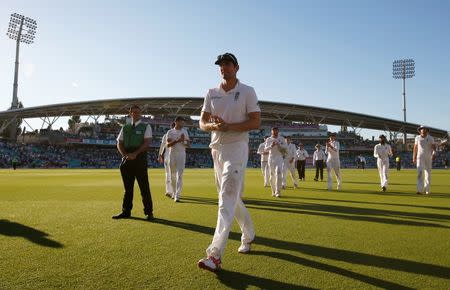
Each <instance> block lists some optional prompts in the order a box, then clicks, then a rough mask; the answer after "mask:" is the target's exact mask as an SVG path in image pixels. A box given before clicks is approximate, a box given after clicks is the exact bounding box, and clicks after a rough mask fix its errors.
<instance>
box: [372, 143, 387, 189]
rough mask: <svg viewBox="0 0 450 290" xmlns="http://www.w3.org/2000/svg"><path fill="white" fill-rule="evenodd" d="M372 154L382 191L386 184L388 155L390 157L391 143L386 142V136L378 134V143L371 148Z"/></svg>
mask: <svg viewBox="0 0 450 290" xmlns="http://www.w3.org/2000/svg"><path fill="white" fill-rule="evenodd" d="M373 156H374V157H375V158H377V167H378V173H379V174H380V185H381V190H382V191H383V192H384V191H386V189H387V186H388V172H389V157H392V149H391V145H389V144H387V143H386V136H384V135H380V144H377V145H375V147H374V148H373Z"/></svg>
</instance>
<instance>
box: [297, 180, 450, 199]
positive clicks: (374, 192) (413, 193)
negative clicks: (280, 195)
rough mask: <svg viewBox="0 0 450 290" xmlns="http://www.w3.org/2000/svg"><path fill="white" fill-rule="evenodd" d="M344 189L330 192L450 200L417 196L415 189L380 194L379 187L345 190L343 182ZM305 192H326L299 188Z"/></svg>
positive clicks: (445, 196)
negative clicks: (408, 191) (409, 191)
mask: <svg viewBox="0 0 450 290" xmlns="http://www.w3.org/2000/svg"><path fill="white" fill-rule="evenodd" d="M343 184H344V188H343V189H342V191H331V192H336V193H339V192H342V193H353V194H369V195H380V196H405V197H415V198H450V194H446V193H441V192H435V193H433V192H432V193H431V194H430V195H426V196H425V195H417V194H416V189H415V188H414V189H413V190H412V191H411V193H407V192H403V191H393V190H390V189H389V188H388V190H387V191H386V192H381V190H379V186H378V187H376V188H377V190H375V189H374V190H367V189H346V188H345V182H343ZM302 189H303V190H307V191H316V192H327V189H326V187H324V188H323V189H321V188H315V187H302V186H300V190H302Z"/></svg>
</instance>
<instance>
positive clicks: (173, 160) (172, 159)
mask: <svg viewBox="0 0 450 290" xmlns="http://www.w3.org/2000/svg"><path fill="white" fill-rule="evenodd" d="M185 163H186V152H184V151H179V152H177V151H170V152H169V167H170V181H171V182H170V183H171V189H172V193H173V194H174V195H173V197H174V198H180V196H181V191H182V190H183V172H184V166H185Z"/></svg>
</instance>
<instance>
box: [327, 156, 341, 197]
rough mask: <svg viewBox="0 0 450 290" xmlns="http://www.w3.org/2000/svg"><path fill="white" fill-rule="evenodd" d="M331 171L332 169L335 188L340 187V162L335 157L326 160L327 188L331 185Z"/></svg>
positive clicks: (330, 187) (329, 188)
mask: <svg viewBox="0 0 450 290" xmlns="http://www.w3.org/2000/svg"><path fill="white" fill-rule="evenodd" d="M331 171H334V175H336V181H337V189H338V190H340V189H341V162H340V160H339V159H337V158H332V159H328V160H327V173H328V190H331V189H332V187H333V176H332V174H331Z"/></svg>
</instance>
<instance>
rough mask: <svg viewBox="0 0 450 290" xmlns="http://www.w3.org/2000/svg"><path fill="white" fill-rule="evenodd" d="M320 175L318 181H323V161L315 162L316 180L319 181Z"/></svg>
mask: <svg viewBox="0 0 450 290" xmlns="http://www.w3.org/2000/svg"><path fill="white" fill-rule="evenodd" d="M319 174H320V180H323V160H316V178H315V179H319Z"/></svg>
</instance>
